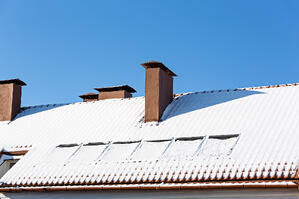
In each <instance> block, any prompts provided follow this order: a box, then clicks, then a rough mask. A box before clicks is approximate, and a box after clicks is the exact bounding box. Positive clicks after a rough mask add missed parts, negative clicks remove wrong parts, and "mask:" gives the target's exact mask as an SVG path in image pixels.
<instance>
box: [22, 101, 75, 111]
mask: <svg viewBox="0 0 299 199" xmlns="http://www.w3.org/2000/svg"><path fill="white" fill-rule="evenodd" d="M69 104H74V103H57V104H40V105H33V106H23V107H21V109H22V110H26V109H30V108H38V107H39V108H41V107H49V106H64V105H69Z"/></svg>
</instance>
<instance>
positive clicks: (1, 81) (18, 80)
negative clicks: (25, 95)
mask: <svg viewBox="0 0 299 199" xmlns="http://www.w3.org/2000/svg"><path fill="white" fill-rule="evenodd" d="M12 83H13V84H16V85H19V86H26V85H27V84H26V83H25V82H23V81H22V80H20V79H8V80H0V84H12Z"/></svg>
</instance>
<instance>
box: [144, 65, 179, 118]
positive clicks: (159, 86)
mask: <svg viewBox="0 0 299 199" xmlns="http://www.w3.org/2000/svg"><path fill="white" fill-rule="evenodd" d="M141 65H142V66H143V67H144V68H145V69H146V72H145V122H154V121H156V122H158V121H160V118H161V116H162V114H163V112H164V110H165V108H166V107H167V106H168V104H170V103H171V102H172V100H173V76H177V75H176V74H175V73H173V72H172V71H171V70H170V69H168V68H167V67H166V66H165V65H164V64H163V63H161V62H157V61H151V62H147V63H143V64H141Z"/></svg>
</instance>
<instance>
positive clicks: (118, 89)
mask: <svg viewBox="0 0 299 199" xmlns="http://www.w3.org/2000/svg"><path fill="white" fill-rule="evenodd" d="M95 90H97V91H99V98H98V99H99V100H104V99H112V98H131V97H132V93H136V90H135V89H134V88H132V87H130V86H128V85H123V86H114V87H105V88H95Z"/></svg>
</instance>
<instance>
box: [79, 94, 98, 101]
mask: <svg viewBox="0 0 299 199" xmlns="http://www.w3.org/2000/svg"><path fill="white" fill-rule="evenodd" d="M79 97H80V98H81V99H83V102H91V101H97V100H98V98H99V94H96V93H86V94H84V95H80V96H79Z"/></svg>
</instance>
